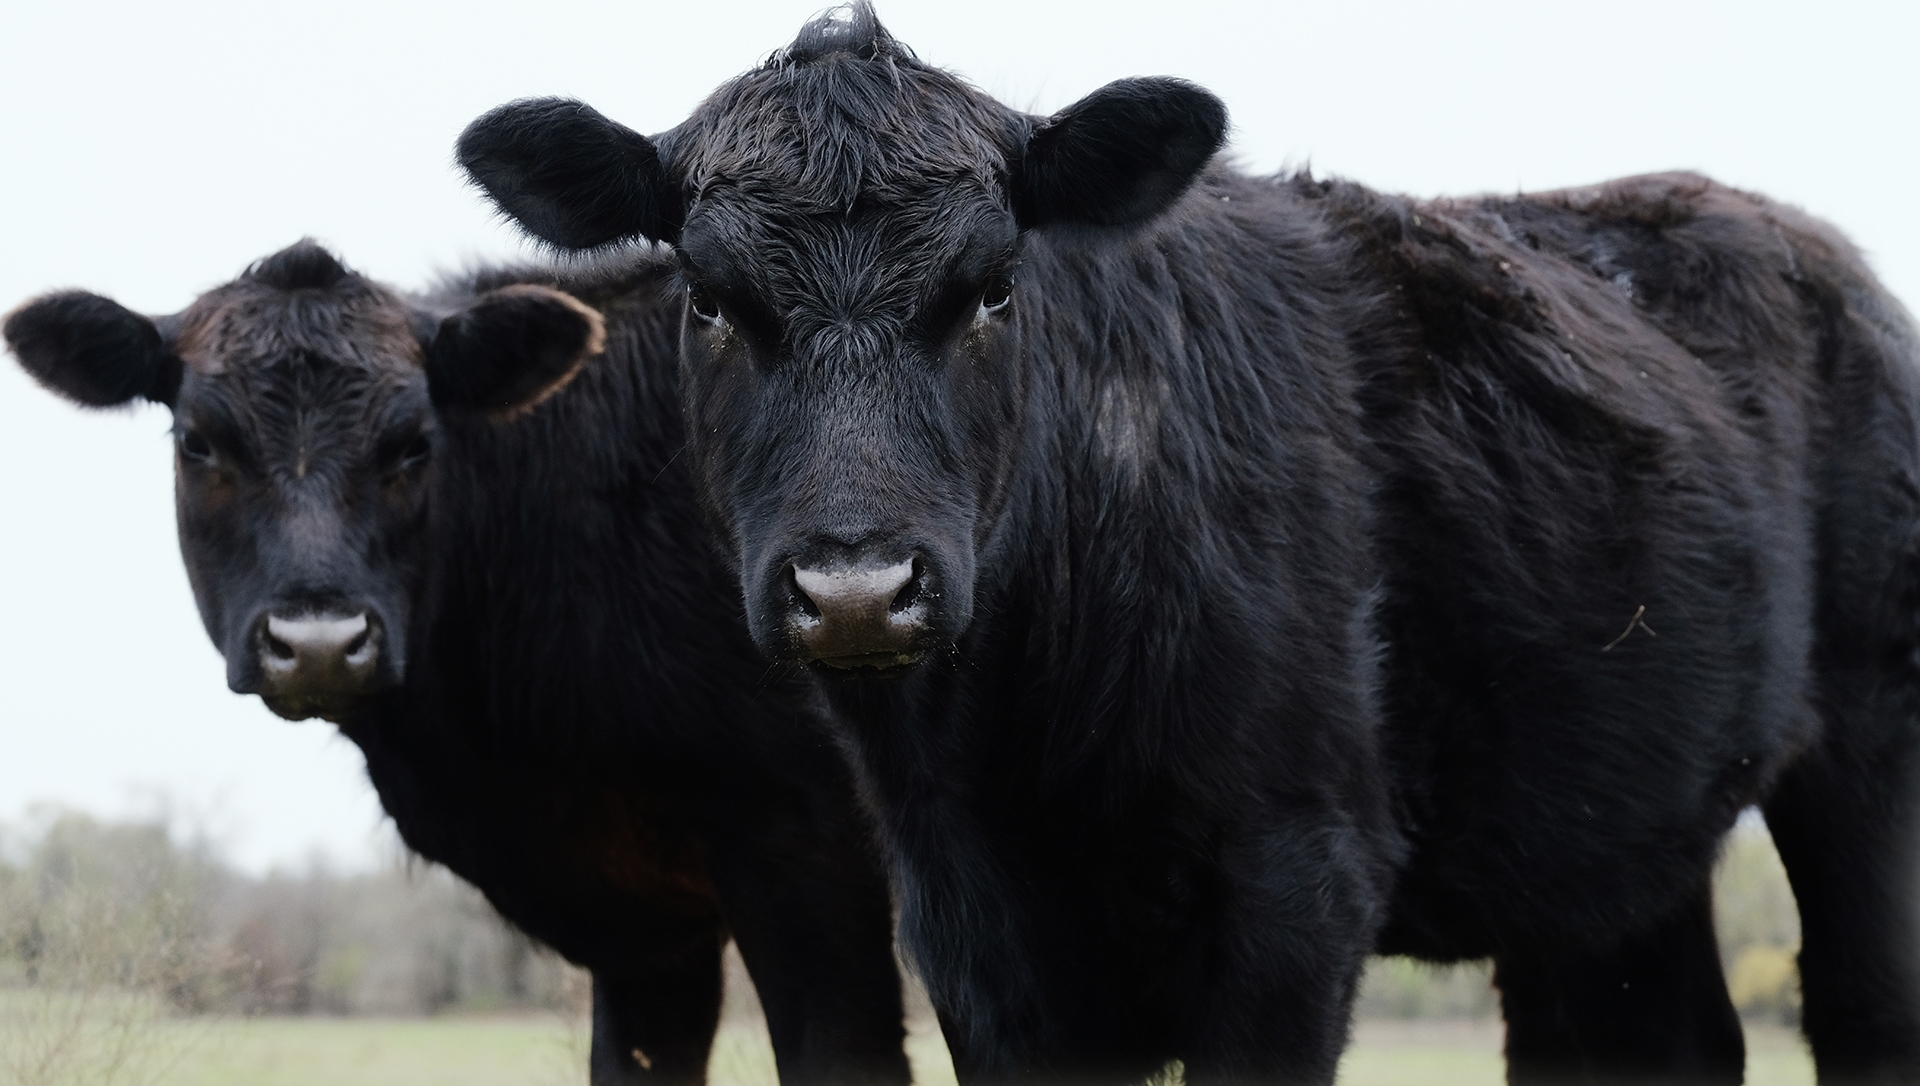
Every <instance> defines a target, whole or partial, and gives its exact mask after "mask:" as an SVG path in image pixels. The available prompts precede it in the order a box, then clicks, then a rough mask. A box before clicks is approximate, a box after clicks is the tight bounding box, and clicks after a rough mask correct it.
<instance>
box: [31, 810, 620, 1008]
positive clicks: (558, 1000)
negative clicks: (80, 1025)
mask: <svg viewBox="0 0 1920 1086" xmlns="http://www.w3.org/2000/svg"><path fill="white" fill-rule="evenodd" d="M4 840H6V842H7V847H6V848H5V849H4V851H0V990H4V989H9V988H11V989H16V990H18V989H48V990H59V991H69V992H81V991H92V990H97V989H102V988H112V989H117V990H122V991H128V992H139V993H146V994H156V995H159V996H161V997H163V999H164V1002H165V1003H166V1004H167V1005H168V1006H169V1007H170V1008H171V1009H172V1010H174V1011H176V1012H186V1013H191V1014H200V1013H237V1014H243V1015H251V1014H332V1015H356V1014H364V1015H376V1014H377V1015H417V1014H433V1013H437V1012H442V1011H449V1010H505V1009H535V1008H542V1009H556V1010H566V1009H572V1008H573V1007H574V1006H575V1005H576V1004H577V1003H578V1002H579V1001H580V999H581V998H582V996H581V986H582V984H583V983H584V982H583V981H582V980H581V979H580V977H578V976H577V975H576V973H575V971H574V970H573V969H572V968H571V967H569V966H568V965H567V964H566V963H565V962H563V961H561V960H559V959H558V958H556V957H555V956H554V955H552V954H551V953H549V952H547V951H545V950H544V949H542V948H540V947H539V946H537V945H536V944H534V943H533V942H531V941H530V940H528V939H527V938H526V937H525V936H523V935H521V934H519V933H518V932H516V931H514V930H513V929H512V928H510V927H508V926H507V925H506V924H505V923H504V922H503V921H502V920H500V918H499V917H498V916H497V915H496V914H495V913H494V911H493V910H492V908H491V907H489V906H488V905H487V903H486V901H485V900H484V899H482V898H481V897H480V895H479V894H478V893H477V892H476V891H475V890H473V889H472V888H471V887H469V886H467V885H466V884H465V883H462V882H460V881H459V880H457V879H455V878H453V877H452V876H451V875H449V874H448V873H447V872H446V871H444V870H443V869H441V868H438V867H435V866H433V865H429V864H425V863H421V862H410V861H405V860H396V861H395V862H394V863H392V864H390V865H389V866H387V867H385V868H384V869H382V870H378V871H375V872H372V873H358V874H340V873H335V872H332V871H330V870H329V869H328V868H327V867H326V866H325V865H323V864H319V863H315V864H312V865H310V866H309V867H308V869H307V870H306V871H304V872H303V873H299V874H286V873H278V872H276V873H275V874H272V875H269V876H266V877H252V876H248V875H245V874H242V873H240V872H237V871H235V870H234V869H233V868H231V867H230V866H228V865H226V864H224V863H222V862H221V860H220V859H219V857H218V856H217V855H216V853H215V852H214V850H213V849H212V848H210V847H209V846H207V845H206V844H204V843H195V842H182V841H181V840H179V839H178V837H177V836H176V835H175V834H174V833H172V832H170V830H169V827H168V826H167V825H165V824H164V823H162V822H158V821H156V822H150V823H137V822H103V821H99V820H96V819H94V818H91V817H89V816H87V815H83V814H79V813H74V812H62V813H56V814H51V815H49V816H47V817H45V818H43V819H42V820H41V821H40V824H39V825H38V826H35V827H33V828H31V829H19V828H16V829H14V830H13V831H12V832H11V833H8V834H6V835H5V837H4Z"/></svg>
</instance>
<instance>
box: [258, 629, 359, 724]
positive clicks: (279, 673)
mask: <svg viewBox="0 0 1920 1086" xmlns="http://www.w3.org/2000/svg"><path fill="white" fill-rule="evenodd" d="M256 657H257V659H258V660H259V662H260V678H261V682H260V691H259V692H260V694H261V696H262V697H264V698H265V699H266V701H267V704H268V706H270V707H271V708H272V709H273V710H274V711H275V712H277V713H280V715H282V716H290V715H295V714H298V715H300V716H314V715H319V714H321V713H322V712H323V711H324V709H325V707H326V706H328V705H331V704H333V703H334V702H336V701H337V700H338V699H341V698H347V697H352V696H353V695H357V694H361V693H365V692H366V691H368V690H370V689H372V687H373V686H374V685H375V681H376V678H377V673H378V671H379V668H380V625H379V622H378V621H377V620H375V619H373V618H372V617H371V616H369V615H368V614H367V613H366V612H364V611H363V612H361V613H359V614H357V615H301V616H297V617H282V616H280V615H274V614H269V615H268V616H267V617H266V622H265V623H263V624H262V626H261V628H260V635H259V640H258V641H257V642H256Z"/></svg>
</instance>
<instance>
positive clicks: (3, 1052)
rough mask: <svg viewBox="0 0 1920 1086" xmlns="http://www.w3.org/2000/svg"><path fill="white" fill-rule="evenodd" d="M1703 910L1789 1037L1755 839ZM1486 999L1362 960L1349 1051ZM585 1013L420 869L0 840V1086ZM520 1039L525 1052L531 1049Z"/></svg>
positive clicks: (213, 1068) (1733, 985)
mask: <svg viewBox="0 0 1920 1086" xmlns="http://www.w3.org/2000/svg"><path fill="white" fill-rule="evenodd" d="M1715 892H1716V909H1717V912H1718V922H1719V932H1720V939H1721V954H1722V960H1723V962H1724V963H1725V966H1726V969H1727V975H1728V984H1729V989H1730V991H1731V992H1732V995H1733V998H1734V1001H1735V1003H1736V1005H1737V1006H1738V1007H1739V1008H1740V1010H1741V1012H1742V1014H1743V1015H1745V1016H1747V1017H1748V1019H1749V1021H1750V1022H1753V1023H1755V1024H1756V1025H1758V1024H1766V1025H1768V1026H1775V1027H1777V1026H1781V1025H1792V1024H1794V1023H1795V1022H1796V1021H1797V1013H1798V991H1797V985H1798V980H1797V976H1796V974H1795V968H1794V957H1793V956H1794V953H1795V950H1796V949H1797V946H1798V941H1799V925H1798V919H1797V916H1796V914H1795V911H1794V906H1793V897H1792V894H1791V892H1790V891H1789V889H1788V888H1787V884H1786V878H1785V873H1784V871H1783V870H1782V869H1781V867H1780V862H1779V859H1778V858H1777V856H1776V855H1775V853H1774V851H1773V846H1772V843H1771V841H1770V840H1769V839H1768V837H1767V834H1766V829H1765V827H1764V825H1763V824H1762V823H1761V822H1760V820H1759V819H1758V818H1757V817H1753V816H1751V815H1750V816H1749V817H1748V818H1746V819H1743V820H1742V821H1741V823H1740V825H1739V827H1738V828H1737V829H1736V830H1735V832H1734V834H1733V835H1732V837H1731V838H1730V839H1729V841H1728V844H1727V848H1726V852H1725V856H1724V859H1723V860H1722V863H1721V865H1720V867H1719V870H1718V872H1717V875H1716V891H1715ZM1490 977H1491V973H1490V970H1489V969H1488V968H1486V967H1484V966H1479V965H1468V966H1455V967H1449V968H1437V967H1433V966H1427V965H1422V964H1419V963H1415V962H1412V961H1409V960H1406V959H1398V958H1380V959H1376V960H1375V961H1374V962H1373V964H1372V967H1371V968H1370V969H1369V970H1368V973H1367V977H1366V980H1365V983H1364V985H1363V988H1362V993H1361V996H1360V1000H1359V1008H1358V1017H1359V1018H1360V1020H1361V1021H1362V1023H1363V1026H1362V1029H1361V1033H1360V1037H1361V1042H1362V1044H1363V1045H1364V1044H1365V1042H1366V1040H1367V1038H1368V1037H1369V1036H1370V1034H1369V1033H1368V1028H1367V1026H1366V1025H1365V1024H1366V1023H1375V1024H1379V1025H1381V1026H1384V1027H1386V1028H1389V1029H1390V1028H1392V1024H1393V1023H1396V1022H1398V1023H1421V1022H1440V1023H1445V1022H1452V1023H1477V1024H1478V1025H1477V1026H1476V1027H1475V1028H1478V1029H1480V1030H1481V1031H1482V1034H1484V1035H1485V1036H1487V1037H1496V1038H1497V1028H1498V1027H1497V1018H1498V998H1497V995H1496V993H1495V992H1494V991H1493V989H1492V987H1491V985H1490ZM587 992H588V985H587V982H586V979H585V977H584V975H583V974H581V973H580V972H579V971H578V970H575V969H573V968H572V967H570V966H568V965H567V964H566V963H565V962H563V961H561V960H560V959H558V958H557V957H555V956H554V955H553V954H552V953H550V952H548V951H546V950H544V949H543V948H541V947H540V946H538V945H537V944H535V943H533V942H531V941H530V940H528V939H527V938H526V937H524V936H522V935H520V934H519V933H517V932H515V931H514V930H513V929H511V928H510V927H508V926H507V925H506V924H505V923H504V922H503V921H501V920H500V919H499V918H498V916H496V915H495V914H494V912H493V910H492V909H491V908H490V907H489V906H488V905H487V904H486V902H485V900H484V899H483V898H482V897H481V896H480V895H479V893H478V892H477V891H475V890H473V889H472V888H471V887H469V886H467V885H466V884H464V883H462V882H460V881H459V880H457V879H455V878H453V877H452V876H451V875H449V874H448V873H447V872H446V871H444V870H442V869H440V868H438V867H436V866H433V865H430V864H426V863H424V862H421V861H418V860H411V859H408V858H405V857H402V856H398V855H396V857H395V858H394V859H393V861H392V862H391V863H389V864H388V865H387V866H385V867H384V868H382V869H380V870H377V871H374V872H370V873H354V874H342V873H337V872H334V871H331V870H329V868H328V867H327V866H326V865H325V864H324V863H321V862H318V861H316V862H314V863H312V864H310V865H309V866H308V867H307V869H306V870H304V871H300V872H297V873H285V872H279V873H275V874H272V875H269V876H265V877H253V876H248V875H245V874H242V873H240V872H237V871H235V870H234V869H233V868H231V867H230V866H228V865H227V864H225V863H223V862H222V860H221V857H220V856H219V855H218V854H217V851H216V850H215V849H214V848H213V847H212V846H210V845H209V844H208V843H207V842H206V841H205V840H204V839H200V838H196V837H195V836H193V835H191V834H189V833H183V832H181V831H180V830H179V829H178V828H177V827H175V826H173V825H169V824H168V822H167V821H166V820H165V819H162V818H156V819H154V820H152V821H148V822H103V821H99V820H96V819H93V818H91V817H88V816H86V815H83V814H79V813H76V812H71V811H61V810H42V811H39V812H36V814H35V815H34V816H33V817H32V818H30V819H29V820H28V821H27V822H25V823H24V824H20V825H14V826H7V827H0V1084H6V1086H12V1084H18V1086H55V1084H65V1083H89V1084H119V1083H128V1084H133V1083H158V1082H194V1083H203V1082H204V1083H217V1082H226V1081H233V1082H256V1081H267V1080H269V1079H271V1081H275V1082H303V1081H309V1080H308V1079H304V1078H299V1077H298V1076H297V1074H296V1073H295V1070H294V1069H296V1068H299V1067H307V1068H309V1069H310V1070H311V1071H312V1073H313V1077H312V1078H311V1081H316V1082H318V1081H327V1075H328V1074H334V1073H338V1072H337V1071H335V1072H328V1071H325V1070H323V1068H322V1067H321V1064H320V1063H316V1062H314V1060H315V1058H314V1057H312V1055H311V1053H318V1052H334V1051H339V1050H341V1049H342V1046H345V1048H347V1049H352V1050H354V1051H361V1052H362V1054H363V1056H364V1055H365V1053H367V1052H371V1051H373V1050H374V1048H379V1044H376V1043H375V1041H374V1040H370V1038H375V1037H376V1033H372V1032H367V1030H368V1029H369V1028H371V1027H361V1026H354V1025H352V1024H351V1023H352V1022H353V1021H366V1022H372V1021H375V1020H377V1021H378V1022H380V1023H382V1025H380V1027H379V1031H378V1032H377V1037H379V1038H388V1039H392V1038H398V1037H402V1036H404V1035H406V1034H407V1028H406V1027H402V1026H401V1025H399V1023H401V1022H404V1021H408V1020H411V1021H423V1022H424V1021H428V1020H433V1021H441V1022H446V1023H455V1024H452V1025H449V1026H448V1027H447V1029H443V1030H440V1031H439V1032H438V1033H433V1034H432V1037H433V1038H437V1039H428V1038H429V1033H428V1032H422V1031H421V1030H420V1029H419V1028H414V1033H415V1034H416V1035H417V1038H418V1039H417V1041H416V1042H409V1043H412V1044H413V1045H414V1047H413V1048H411V1049H408V1051H410V1052H413V1053H414V1054H415V1056H414V1058H417V1059H418V1060H419V1061H420V1063H419V1066H413V1065H394V1070H393V1071H392V1073H393V1074H394V1076H395V1077H394V1079H393V1080H394V1081H409V1082H425V1081H431V1080H434V1077H435V1076H434V1074H433V1073H432V1072H434V1071H443V1072H445V1073H446V1074H447V1076H448V1077H446V1078H445V1079H444V1080H445V1081H462V1080H463V1079H465V1078H470V1077H471V1072H466V1071H460V1070H459V1067H461V1066H463V1065H462V1064H461V1060H462V1059H467V1060H469V1061H470V1062H475V1063H484V1064H485V1065H486V1066H487V1067H488V1068H490V1069H491V1070H493V1071H496V1072H500V1073H501V1074H502V1075H503V1076H504V1077H500V1078H498V1079H493V1080H496V1081H539V1080H543V1079H545V1080H551V1081H578V1080H580V1079H581V1077H582V1076H581V1069H582V1067H583V1065H584V1060H585V1036H586V1034H585V1024H584V1016H585V1011H586V1008H587ZM910 1019H911V1023H912V1028H913V1041H912V1047H913V1051H914V1056H915V1062H916V1066H917V1067H918V1068H920V1070H921V1075H920V1078H921V1081H923V1082H926V1081H935V1080H941V1079H949V1078H950V1076H951V1070H950V1065H949V1064H948V1063H947V1061H946V1057H945V1052H944V1049H943V1048H942V1047H941V1046H940V1043H939V1040H938V1029H937V1027H936V1026H935V1025H934V1024H933V1022H932V1016H931V1013H930V1011H929V1010H928V1008H927V1007H926V1006H925V1003H924V999H923V998H919V997H917V993H916V998H915V999H914V1000H913V1001H912V1006H911V1008H910ZM726 1020H727V1026H726V1028H725V1029H724V1030H723V1034H722V1037H721V1040H720V1041H719V1042H718V1043H717V1044H716V1049H715V1057H714V1069H713V1070H714V1079H715V1081H716V1082H740V1083H746V1082H761V1081H771V1078H772V1066H771V1053H770V1050H768V1049H767V1048H766V1044H765V1039H764V1038H765V1032H764V1031H765V1027H764V1023H763V1022H762V1021H761V1019H760V1014H759V1006H758V1002H757V1000H755V999H754V996H753V992H752V985H751V982H750V981H748V980H747V978H746V975H745V971H744V969H742V968H741V967H740V965H739V961H738V958H737V956H734V955H732V954H731V953H730V954H729V976H728V1000H727V1012H726ZM356 1031H357V1032H356ZM449 1031H451V1032H449ZM516 1031H518V1032H517V1033H516ZM1487 1031H1492V1032H1487ZM429 1032H430V1031H429ZM1376 1032H1377V1031H1376ZM521 1034H524V1035H525V1036H526V1037H529V1038H531V1037H535V1036H538V1037H540V1038H543V1040H541V1041H540V1043H539V1045H536V1046H534V1048H533V1049H528V1047H527V1044H530V1043H531V1042H527V1043H526V1044H522V1043H520V1042H518V1041H515V1040H514V1038H515V1037H516V1036H519V1035H521ZM1476 1036H1479V1035H1478V1034H1476ZM330 1038H331V1039H330ZM355 1038H358V1040H355ZM380 1043H385V1042H380ZM394 1043H396V1044H397V1043H399V1042H398V1041H395V1042H394ZM1489 1043H1490V1042H1482V1043H1481V1046H1482V1047H1483V1048H1484V1047H1487V1044H1489ZM249 1045H251V1046H253V1047H254V1048H255V1049H259V1051H258V1052H253V1049H249V1048H248V1046H249ZM354 1045H359V1046H360V1048H359V1049H353V1046H354ZM369 1045H372V1046H373V1048H369V1047H368V1046H369ZM515 1045H518V1047H514V1046H515ZM236 1046H238V1047H237V1048H236ZM275 1046H277V1047H275ZM303 1046H304V1047H303ZM421 1046H425V1047H421ZM434 1046H439V1047H438V1048H436V1047H434ZM503 1046H504V1047H503ZM309 1050H311V1051H310V1053H309V1056H305V1057H303V1056H298V1055H296V1053H299V1052H308V1051H309ZM209 1051H212V1052H216V1053H218V1054H219V1055H218V1058H214V1057H210V1056H209V1055H208V1052H209ZM428 1051H434V1052H439V1055H438V1056H434V1057H428V1056H427V1055H425V1054H424V1053H426V1052H428ZM530 1051H531V1052H534V1055H529V1054H528V1053H529V1052H530ZM1494 1051H1495V1052H1497V1046H1496V1047H1495V1050H1494ZM249 1052H252V1053H253V1054H251V1055H249V1054H248V1053H249ZM236 1053H237V1054H236ZM536 1057H537V1058H536ZM516 1059H518V1060H520V1062H519V1063H516V1062H514V1061H515V1060H516ZM222 1060H225V1061H226V1062H225V1063H222V1062H221V1061H222ZM250 1060H251V1061H253V1062H248V1061H250ZM529 1060H531V1062H528V1061H529ZM321 1062H322V1063H323V1062H324V1061H321ZM363 1062H364V1064H365V1065H364V1066H362V1067H360V1068H359V1069H358V1070H356V1071H355V1072H354V1075H355V1077H356V1078H358V1079H359V1080H361V1081H376V1080H378V1074H377V1071H378V1066H385V1065H380V1064H379V1063H378V1060H377V1059H374V1058H373V1057H371V1056H367V1057H366V1059H365V1061H363ZM376 1065H377V1066H376ZM221 1067H225V1068H226V1070H225V1071H221V1070H219V1068H221ZM273 1068H279V1069H280V1070H279V1071H274V1070H273ZM281 1072H285V1073H281ZM1393 1073H1394V1074H1404V1073H1405V1071H1404V1070H1401V1071H1395V1072H1393ZM289 1074H294V1075H295V1077H288V1075H289ZM275 1075H278V1077H274V1076H275ZM263 1076H264V1077H263Z"/></svg>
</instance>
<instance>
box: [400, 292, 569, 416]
mask: <svg viewBox="0 0 1920 1086" xmlns="http://www.w3.org/2000/svg"><path fill="white" fill-rule="evenodd" d="M606 345H607V331H606V324H605V322H603V321H602V320H601V319H600V314H599V313H596V312H594V311H593V309H591V308H590V307H588V306H587V305H586V304H585V303H583V302H581V301H579V300H578V299H576V298H574V297H573V296H572V295H570V294H566V293H563V292H561V291H558V290H553V289H550V288H548V287H541V286H533V285H531V284H518V285H515V286H510V287H502V288H501V289H499V290H495V291H490V292H488V293H486V294H483V295H481V297H480V300H479V301H477V302H475V303H474V304H473V305H471V306H469V307H467V308H466V309H463V310H461V311H460V312H458V313H455V314H453V315H452V316H450V317H448V318H446V319H445V320H443V321H441V322H440V326H439V327H438V328H436V329H435V330H434V332H433V335H432V337H431V338H430V339H429V340H428V341H427V344H426V357H427V366H426V368H427V394H428V395H429V396H430V397H431V398H432V399H433V405H434V407H436V408H438V409H439V410H441V411H443V412H446V413H448V414H451V415H455V416H466V417H470V418H471V417H479V418H488V419H493V420H496V421H497V420H503V419H509V418H513V417H514V416H516V415H519V414H522V413H524V412H526V411H529V410H532V409H533V408H534V407H536V406H538V405H539V403H540V401H542V400H544V399H546V398H547V397H549V396H551V395H553V394H554V393H556V392H558V391H560V390H561V389H562V388H564V387H565V386H566V383H567V382H568V381H571V380H573V377H574V375H575V374H577V373H579V372H580V367H581V366H582V365H583V364H584V363H585V362H586V360H587V359H589V358H591V357H593V356H594V355H596V354H599V353H600V352H601V351H603V350H605V349H606Z"/></svg>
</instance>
